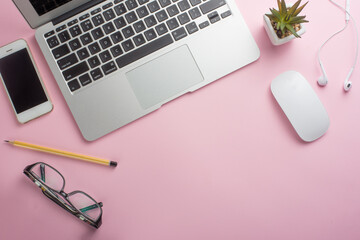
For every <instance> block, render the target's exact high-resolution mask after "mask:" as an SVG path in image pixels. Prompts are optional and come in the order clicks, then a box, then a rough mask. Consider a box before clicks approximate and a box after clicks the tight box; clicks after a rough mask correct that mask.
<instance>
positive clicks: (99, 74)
mask: <svg viewBox="0 0 360 240" xmlns="http://www.w3.org/2000/svg"><path fill="white" fill-rule="evenodd" d="M90 75H91V77H92V79H93V80H94V81H96V80H99V79H100V78H102V77H103V76H104V75H103V74H102V72H101V70H100V68H96V69H94V70H92V71H90Z"/></svg>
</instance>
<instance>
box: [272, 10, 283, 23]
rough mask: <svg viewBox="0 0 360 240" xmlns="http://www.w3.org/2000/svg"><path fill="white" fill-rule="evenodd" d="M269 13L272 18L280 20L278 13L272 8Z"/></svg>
mask: <svg viewBox="0 0 360 240" xmlns="http://www.w3.org/2000/svg"><path fill="white" fill-rule="evenodd" d="M270 11H271V13H272V14H273V15H274V17H276V18H277V19H278V20H279V21H280V20H281V16H280V13H279V12H278V11H276V10H275V9H274V8H273V9H270Z"/></svg>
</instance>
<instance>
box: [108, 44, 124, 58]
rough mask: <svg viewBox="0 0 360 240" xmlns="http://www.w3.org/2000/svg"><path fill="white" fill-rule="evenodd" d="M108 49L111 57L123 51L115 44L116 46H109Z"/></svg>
mask: <svg viewBox="0 0 360 240" xmlns="http://www.w3.org/2000/svg"><path fill="white" fill-rule="evenodd" d="M110 51H111V53H112V55H113V57H118V56H120V55H121V54H122V53H123V51H122V50H121V47H120V45H116V46H114V47H112V48H110Z"/></svg>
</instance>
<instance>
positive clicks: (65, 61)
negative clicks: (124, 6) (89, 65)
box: [57, 53, 78, 70]
mask: <svg viewBox="0 0 360 240" xmlns="http://www.w3.org/2000/svg"><path fill="white" fill-rule="evenodd" d="M77 62H78V60H77V57H76V55H75V53H72V54H70V55H68V56H66V57H64V58H62V59H60V60H58V61H57V64H58V65H59V68H60V69H61V70H63V69H65V68H67V67H70V66H71V65H74V64H75V63H77Z"/></svg>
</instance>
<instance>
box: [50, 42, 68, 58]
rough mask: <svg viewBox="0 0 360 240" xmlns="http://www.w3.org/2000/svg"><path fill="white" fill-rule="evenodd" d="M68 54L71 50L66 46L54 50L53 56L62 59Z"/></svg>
mask: <svg viewBox="0 0 360 240" xmlns="http://www.w3.org/2000/svg"><path fill="white" fill-rule="evenodd" d="M68 53H70V49H69V47H68V46H67V45H66V44H64V45H61V46H60V47H57V48H55V49H54V50H52V54H53V55H54V57H55V59H58V58H61V57H63V56H65V55H66V54H68Z"/></svg>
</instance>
